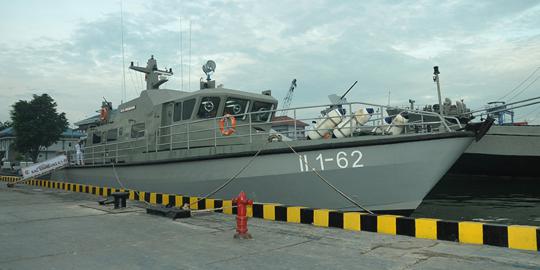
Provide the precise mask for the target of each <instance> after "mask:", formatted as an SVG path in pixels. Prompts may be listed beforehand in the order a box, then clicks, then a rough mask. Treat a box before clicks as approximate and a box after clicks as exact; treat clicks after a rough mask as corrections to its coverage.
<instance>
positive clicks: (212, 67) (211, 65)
mask: <svg viewBox="0 0 540 270" xmlns="http://www.w3.org/2000/svg"><path fill="white" fill-rule="evenodd" d="M202 70H203V71H204V74H206V80H207V81H211V80H212V79H211V78H210V75H212V74H214V72H216V62H214V61H212V60H208V61H206V64H204V65H203V66H202Z"/></svg>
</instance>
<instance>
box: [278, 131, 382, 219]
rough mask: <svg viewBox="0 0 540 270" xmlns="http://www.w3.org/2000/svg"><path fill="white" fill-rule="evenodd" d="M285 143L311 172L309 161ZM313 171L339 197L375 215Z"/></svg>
mask: <svg viewBox="0 0 540 270" xmlns="http://www.w3.org/2000/svg"><path fill="white" fill-rule="evenodd" d="M283 143H285V144H286V145H287V146H288V147H289V148H290V149H291V150H292V151H293V153H295V154H296V155H297V156H298V157H299V158H300V160H302V162H303V163H304V165H305V166H306V168H307V169H308V170H309V166H308V163H307V161H305V160H304V159H302V156H300V154H298V152H296V150H294V148H293V147H292V146H291V145H290V144H289V143H288V142H286V141H283ZM311 170H312V171H313V172H314V173H315V174H316V175H317V176H318V177H319V178H320V179H321V180H322V181H323V182H325V183H326V184H327V185H328V186H329V187H330V188H332V189H333V190H334V191H336V192H337V193H339V195H341V196H342V197H343V198H345V199H346V200H347V201H349V202H351V203H352V204H354V205H356V206H358V207H359V208H360V209H362V210H364V211H366V212H368V213H370V214H373V212H371V211H369V210H368V209H367V208H365V207H363V206H361V205H360V204H359V203H357V202H356V201H355V200H353V199H352V198H351V197H349V196H347V194H345V193H344V192H343V191H341V190H339V189H338V188H337V187H336V186H334V185H332V183H330V182H328V180H326V179H325V178H324V177H323V176H322V175H321V174H319V172H318V171H317V170H315V168H311Z"/></svg>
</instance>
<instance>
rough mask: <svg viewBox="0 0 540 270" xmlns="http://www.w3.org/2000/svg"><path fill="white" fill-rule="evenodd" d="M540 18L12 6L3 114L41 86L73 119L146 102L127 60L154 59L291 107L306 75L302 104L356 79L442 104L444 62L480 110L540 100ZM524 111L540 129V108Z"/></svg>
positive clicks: (439, 8)
mask: <svg viewBox="0 0 540 270" xmlns="http://www.w3.org/2000/svg"><path fill="white" fill-rule="evenodd" d="M122 11H123V12H122ZM539 26H540V1H526V0H520V1H496V0H490V1H470V0H469V1H461V0H453V1H356V0H351V1H345V0H341V1H331V0H329V1H323V0H309V1H307V0H306V1H304V0H296V1H280V0H276V1H244V0H223V1H214V0H212V1H201V0H199V1H187V0H181V1H166V0H162V1H140V0H124V1H123V2H121V1H114V0H113V1H106V0H93V1H82V0H77V1H73V0H49V1H41V0H19V1H5V2H3V3H2V9H0V34H1V36H2V39H0V121H6V120H9V118H10V110H11V105H12V104H13V103H15V102H16V101H18V100H30V99H31V98H32V95H33V94H42V93H48V94H49V95H51V96H52V97H53V98H54V99H55V100H56V102H57V103H58V108H59V110H60V111H64V112H66V115H67V118H68V120H69V122H70V123H71V124H72V123H74V122H76V121H78V120H82V119H84V118H86V117H89V116H91V115H94V114H95V113H96V111H97V110H98V108H99V107H100V105H101V101H102V98H103V97H105V98H106V99H107V100H109V101H112V102H113V105H114V106H116V105H118V104H119V103H120V102H122V100H123V101H126V100H130V99H133V98H135V97H137V96H138V95H139V93H140V91H141V90H142V89H143V88H144V85H143V78H142V75H141V74H140V73H137V72H135V71H132V70H129V69H128V68H127V67H128V66H129V63H130V62H131V61H133V62H135V64H137V63H138V64H139V65H145V64H146V61H147V59H148V58H149V57H150V55H154V56H155V57H156V59H157V61H158V66H159V68H161V69H163V68H165V67H167V68H172V69H173V72H174V73H175V74H174V76H173V77H172V78H170V81H169V82H167V83H166V84H165V85H163V86H162V88H170V89H178V90H184V91H194V90H197V89H198V81H199V79H200V78H201V77H203V76H204V74H203V72H202V70H201V66H202V65H203V64H204V63H205V62H206V61H207V60H209V59H212V60H214V61H215V62H216V63H217V68H216V73H215V75H214V76H213V78H214V79H216V81H217V83H218V84H224V86H225V87H226V88H233V89H239V90H245V91H250V92H260V91H262V90H266V89H271V90H272V94H273V96H274V97H276V98H277V99H278V100H279V101H282V100H283V98H284V97H285V95H286V94H287V90H288V88H289V86H290V83H291V80H292V79H294V78H296V79H297V85H298V86H297V88H296V90H295V94H294V98H293V101H292V104H291V107H296V106H306V105H315V104H321V103H328V98H327V96H328V95H330V94H334V93H343V92H344V91H345V90H346V89H347V88H348V87H349V86H350V85H351V84H352V83H353V82H354V81H358V84H357V85H356V86H355V88H354V89H353V90H352V91H351V93H350V94H349V95H348V100H349V101H364V102H370V103H380V104H386V103H388V101H390V104H392V105H406V104H408V100H409V99H411V98H412V99H414V100H416V104H417V105H420V104H434V103H437V92H436V86H435V84H434V82H433V80H432V73H433V66H435V65H437V66H439V67H440V71H441V74H440V81H441V88H442V95H443V97H449V98H450V99H451V100H453V101H455V100H460V99H463V100H464V101H465V103H466V104H467V106H468V107H469V108H472V109H480V108H483V106H484V105H485V104H486V103H487V102H489V101H495V100H501V98H502V100H505V101H517V100H520V99H525V98H530V97H536V96H540V79H539V78H540V27H539ZM190 29H191V31H190ZM122 33H123V38H124V43H123V44H124V45H123V46H124V59H123V57H122ZM190 33H191V35H190ZM190 36H191V38H190ZM190 48H191V49H190ZM123 67H125V76H124V75H123ZM527 78H528V80H526V79H527ZM124 79H125V92H124V91H123V82H124ZM524 80H526V81H525V82H524V83H523V81H524ZM516 86H519V87H518V88H517V89H515V88H516ZM512 90H513V91H512ZM516 118H517V120H527V121H529V122H531V123H536V124H540V105H536V106H534V107H527V108H523V109H518V110H516Z"/></svg>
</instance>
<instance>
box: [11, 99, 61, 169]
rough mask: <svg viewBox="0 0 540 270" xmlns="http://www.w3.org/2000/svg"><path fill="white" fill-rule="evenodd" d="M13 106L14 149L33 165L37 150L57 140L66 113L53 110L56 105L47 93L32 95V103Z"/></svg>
mask: <svg viewBox="0 0 540 270" xmlns="http://www.w3.org/2000/svg"><path fill="white" fill-rule="evenodd" d="M12 107H13V110H12V111H11V121H12V125H13V130H14V131H15V148H17V150H18V151H19V152H21V153H25V154H28V156H29V157H30V158H31V159H32V161H34V162H36V160H37V157H38V154H39V150H40V149H41V148H42V147H43V148H45V147H49V146H50V145H52V144H53V143H55V142H56V141H58V139H59V138H60V135H61V134H62V132H64V131H65V130H66V128H67V127H68V121H67V120H66V114H65V113H63V112H62V113H58V112H57V111H56V102H54V100H53V99H52V98H51V97H50V96H49V95H47V94H42V95H41V96H38V95H34V98H33V99H32V100H31V101H26V100H19V101H18V102H16V103H15V104H13V106H12Z"/></svg>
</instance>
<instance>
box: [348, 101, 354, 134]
mask: <svg viewBox="0 0 540 270" xmlns="http://www.w3.org/2000/svg"><path fill="white" fill-rule="evenodd" d="M349 114H350V115H351V117H350V119H349V121H350V122H351V123H350V127H351V137H352V136H353V132H354V130H353V117H354V114H353V111H352V105H351V103H349Z"/></svg>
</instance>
